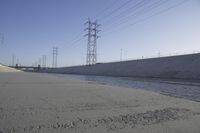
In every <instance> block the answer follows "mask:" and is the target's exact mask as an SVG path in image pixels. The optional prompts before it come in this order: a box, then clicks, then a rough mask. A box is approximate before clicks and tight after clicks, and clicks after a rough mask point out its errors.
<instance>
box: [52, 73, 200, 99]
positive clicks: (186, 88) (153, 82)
mask: <svg viewBox="0 0 200 133" xmlns="http://www.w3.org/2000/svg"><path fill="white" fill-rule="evenodd" d="M51 75H54V76H57V77H59V78H66V79H78V80H84V81H92V82H96V83H99V84H106V85H111V86H121V87H127V88H132V89H143V90H148V91H154V92H157V93H160V94H163V95H168V96H173V97H179V98H185V99H189V100H192V101H197V102H200V81H183V80H164V79H144V78H128V77H107V76H92V75H70V74H51Z"/></svg>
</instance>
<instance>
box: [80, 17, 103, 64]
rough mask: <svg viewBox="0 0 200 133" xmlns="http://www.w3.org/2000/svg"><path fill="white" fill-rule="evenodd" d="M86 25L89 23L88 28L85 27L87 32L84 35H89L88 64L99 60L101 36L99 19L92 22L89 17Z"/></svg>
mask: <svg viewBox="0 0 200 133" xmlns="http://www.w3.org/2000/svg"><path fill="white" fill-rule="evenodd" d="M85 25H87V28H86V29H85V31H87V34H86V35H84V36H85V37H86V36H87V37H88V43H87V54H86V64H87V65H94V64H96V62H97V39H98V38H99V36H98V33H99V30H98V28H99V26H100V25H99V24H98V22H97V20H96V21H95V22H92V21H91V20H90V19H89V18H88V21H87V22H86V23H85Z"/></svg>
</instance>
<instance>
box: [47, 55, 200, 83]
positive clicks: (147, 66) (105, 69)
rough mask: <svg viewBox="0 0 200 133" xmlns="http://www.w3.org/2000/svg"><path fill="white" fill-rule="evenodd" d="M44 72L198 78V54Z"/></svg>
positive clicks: (199, 74) (199, 60)
mask: <svg viewBox="0 0 200 133" xmlns="http://www.w3.org/2000/svg"><path fill="white" fill-rule="evenodd" d="M46 72H54V73H67V74H83V75H101V76H125V77H145V78H173V79H191V80H193V79H194V80H200V54H190V55H180V56H171V57H161V58H151V59H142V60H132V61H123V62H114V63H103V64H96V65H92V66H74V67H65V68H57V69H50V70H47V71H46Z"/></svg>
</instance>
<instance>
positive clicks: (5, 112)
mask: <svg viewBox="0 0 200 133" xmlns="http://www.w3.org/2000/svg"><path fill="white" fill-rule="evenodd" d="M15 132H17V133H35V132H37V133H48V132H49V133H94V132H95V133H115V132H118V133H199V132H200V103H199V102H194V101H189V100H184V99H178V98H173V97H169V96H163V95H160V94H158V93H154V92H150V91H144V90H133V89H129V88H122V87H114V86H108V85H101V84H96V83H94V82H89V81H80V80H69V79H63V78H61V77H56V76H52V75H48V74H36V73H25V72H20V73H12V72H7V73H0V133H15Z"/></svg>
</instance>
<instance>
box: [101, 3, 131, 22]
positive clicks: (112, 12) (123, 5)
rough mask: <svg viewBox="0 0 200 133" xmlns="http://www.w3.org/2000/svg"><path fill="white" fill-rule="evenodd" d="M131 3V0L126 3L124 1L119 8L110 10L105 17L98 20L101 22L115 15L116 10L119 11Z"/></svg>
mask: <svg viewBox="0 0 200 133" xmlns="http://www.w3.org/2000/svg"><path fill="white" fill-rule="evenodd" d="M131 2H133V0H128V1H126V2H125V3H123V4H122V5H121V6H119V7H118V8H116V9H114V10H112V11H111V12H110V13H108V14H107V15H105V16H103V17H101V18H99V19H98V20H100V21H101V20H102V19H105V18H107V17H109V16H111V15H112V14H114V13H116V12H117V11H118V10H120V9H122V8H123V7H125V6H127V5H128V4H129V3H131Z"/></svg>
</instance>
